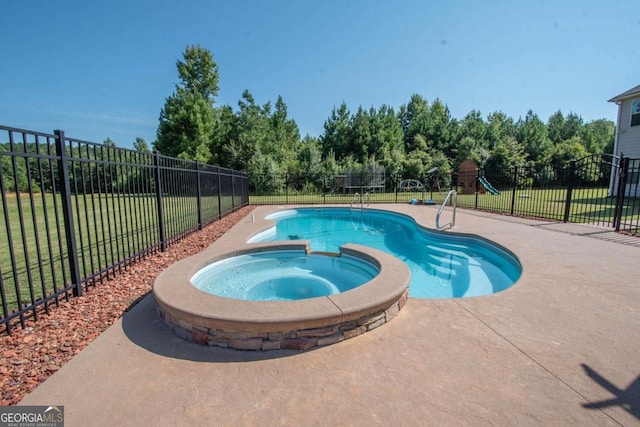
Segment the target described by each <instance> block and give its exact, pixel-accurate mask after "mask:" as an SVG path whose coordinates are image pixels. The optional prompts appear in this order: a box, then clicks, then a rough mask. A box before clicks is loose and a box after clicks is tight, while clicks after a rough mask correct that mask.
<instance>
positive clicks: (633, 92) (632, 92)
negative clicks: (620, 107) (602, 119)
mask: <svg viewBox="0 0 640 427" xmlns="http://www.w3.org/2000/svg"><path fill="white" fill-rule="evenodd" d="M637 95H640V85H638V86H636V87H633V88H631V89H629V90H627V91H625V92H622V93H621V94H620V95H617V96H614V97H613V98H611V99H610V100H609V101H607V102H615V103H616V104H619V103H620V101H623V100H625V99H628V98H633V97H634V96H637Z"/></svg>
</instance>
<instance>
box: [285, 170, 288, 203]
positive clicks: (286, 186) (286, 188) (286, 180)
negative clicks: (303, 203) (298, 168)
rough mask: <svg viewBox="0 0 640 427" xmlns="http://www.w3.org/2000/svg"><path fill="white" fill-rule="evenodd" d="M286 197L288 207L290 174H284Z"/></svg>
mask: <svg viewBox="0 0 640 427" xmlns="http://www.w3.org/2000/svg"><path fill="white" fill-rule="evenodd" d="M284 197H285V204H286V205H288V204H289V173H288V172H287V173H285V174H284Z"/></svg>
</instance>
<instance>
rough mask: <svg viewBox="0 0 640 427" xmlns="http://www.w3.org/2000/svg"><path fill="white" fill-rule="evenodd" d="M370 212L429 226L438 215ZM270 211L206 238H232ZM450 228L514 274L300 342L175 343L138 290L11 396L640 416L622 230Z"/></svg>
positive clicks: (633, 250) (205, 411)
mask: <svg viewBox="0 0 640 427" xmlns="http://www.w3.org/2000/svg"><path fill="white" fill-rule="evenodd" d="M373 207H374V208H381V209H390V210H394V211H399V212H404V213H407V214H410V215H412V216H414V218H416V220H417V221H418V222H419V223H420V224H423V225H425V226H428V227H433V224H434V218H435V215H436V208H434V207H429V206H411V205H380V206H378V205H376V206H373ZM275 209H277V207H267V206H263V207H258V208H257V209H256V210H255V211H254V213H255V222H253V221H252V218H251V216H249V217H247V218H245V219H244V220H243V221H241V223H239V224H237V225H236V226H235V227H234V228H233V229H232V230H231V231H230V232H229V233H227V234H226V235H225V236H223V237H222V238H221V239H219V240H218V241H217V242H216V243H215V244H214V245H219V247H220V248H221V249H224V248H227V247H231V246H233V245H238V244H243V243H242V242H245V241H246V238H247V236H248V235H250V234H252V233H253V232H255V230H256V229H257V228H260V227H264V225H265V223H264V221H263V220H262V219H263V218H264V216H265V215H266V214H267V213H268V212H270V211H273V210H275ZM443 219H444V220H445V221H446V218H443ZM590 230H594V231H593V233H592V232H590ZM448 232H451V233H457V232H460V233H473V234H478V235H481V236H483V237H486V238H488V239H490V240H493V241H495V242H497V243H500V244H502V245H504V246H505V247H507V248H509V249H510V250H512V251H513V252H514V253H515V254H516V255H517V256H518V257H519V259H520V261H521V263H522V266H523V274H522V277H521V279H520V280H519V281H518V283H516V285H515V286H513V287H512V288H510V289H508V290H506V291H504V292H502V293H499V294H495V295H491V296H485V297H477V298H468V299H455V300H454V299H445V300H426V299H411V298H410V299H409V301H408V303H407V305H406V306H405V307H404V309H403V310H402V311H401V312H400V314H399V315H398V316H397V317H396V318H395V319H393V320H392V321H391V322H389V323H388V324H386V325H384V326H382V327H380V328H377V329H375V330H373V331H371V332H368V333H366V334H363V335H360V336H358V337H355V338H352V339H349V340H347V341H344V342H341V343H338V344H334V345H330V346H327V347H321V348H318V349H315V350H313V351H308V352H297V351H281V350H280V351H268V352H248V351H237V350H227V349H221V348H209V347H202V346H198V345H196V344H192V343H188V342H185V341H183V340H181V339H179V338H177V337H175V336H174V335H173V334H172V333H171V331H169V329H168V328H167V327H166V326H165V324H164V323H163V322H162V321H161V320H160V319H159V318H158V316H157V315H156V313H155V311H154V301H153V299H152V298H153V297H152V296H147V297H146V298H145V299H144V300H142V302H140V303H139V304H138V305H136V306H135V307H134V308H133V309H132V310H131V311H129V312H128V313H127V314H126V315H125V316H124V317H123V318H122V319H121V320H120V321H118V322H117V323H116V324H114V325H113V326H112V327H111V328H110V329H108V330H107V331H106V332H104V333H103V334H102V335H101V336H100V337H99V338H98V339H96V340H95V341H94V342H93V343H92V344H91V345H90V346H88V347H87V348H86V349H85V350H84V351H82V352H81V353H80V354H79V355H77V356H76V357H75V358H74V359H73V360H71V361H70V362H69V363H67V364H66V365H65V366H63V367H62V368H61V369H60V370H59V371H58V372H56V373H55V374H54V375H53V376H52V377H50V378H49V379H48V380H47V381H46V382H45V383H43V384H42V385H41V386H40V387H39V388H38V389H36V390H35V391H34V392H32V393H31V394H30V395H28V396H27V397H25V398H24V399H23V400H22V402H21V404H22V405H35V404H39V405H64V409H65V418H66V424H65V425H67V426H80V425H83V426H91V425H96V426H103V425H131V426H140V425H159V426H170V425H176V426H183V425H185V426H187V425H188V426H200V425H201V426H213V425H221V426H222V425H224V426H226V425H238V426H247V425H287V426H290V425H319V426H321V425H331V426H334V425H339V426H342V425H349V426H352V425H353V426H370V425H433V426H441V425H455V426H460V425H504V426H507V425H508V426H511V425H542V426H562V425H580V426H593V425H611V426H616V425H625V426H632V425H640V247H638V246H637V245H636V244H635V241H630V242H627V241H626V239H625V238H624V237H623V236H620V238H617V237H616V236H617V235H611V233H606V232H605V231H603V230H597V229H594V228H591V227H587V226H576V225H572V224H556V223H549V222H547V221H540V220H537V221H536V220H523V219H517V218H511V217H504V216H499V215H491V214H485V213H477V212H473V211H465V210H458V215H457V227H456V228H455V229H454V230H452V231H448ZM605 234H606V235H607V236H610V237H608V238H602V237H603V236H604V235H605ZM594 237H597V238H594Z"/></svg>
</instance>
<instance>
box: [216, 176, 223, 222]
mask: <svg viewBox="0 0 640 427" xmlns="http://www.w3.org/2000/svg"><path fill="white" fill-rule="evenodd" d="M217 168H218V219H220V218H222V174H221V173H220V166H217Z"/></svg>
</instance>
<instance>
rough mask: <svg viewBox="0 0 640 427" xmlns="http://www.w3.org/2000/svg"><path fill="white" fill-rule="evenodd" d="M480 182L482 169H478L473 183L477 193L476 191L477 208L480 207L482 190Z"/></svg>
mask: <svg viewBox="0 0 640 427" xmlns="http://www.w3.org/2000/svg"><path fill="white" fill-rule="evenodd" d="M479 184H480V169H476V179H475V182H474V183H473V187H474V188H473V189H474V190H475V193H476V202H475V209H478V193H479V192H480V191H479V190H480V188H479ZM463 191H464V190H463Z"/></svg>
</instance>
